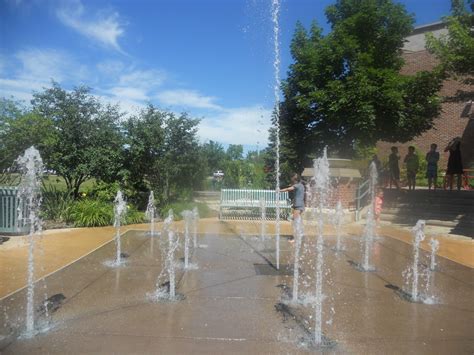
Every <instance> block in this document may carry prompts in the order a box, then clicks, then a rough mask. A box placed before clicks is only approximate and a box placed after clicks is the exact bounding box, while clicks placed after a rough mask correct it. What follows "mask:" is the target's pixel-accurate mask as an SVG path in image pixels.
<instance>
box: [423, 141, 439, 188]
mask: <svg viewBox="0 0 474 355" xmlns="http://www.w3.org/2000/svg"><path fill="white" fill-rule="evenodd" d="M436 148H438V146H437V145H436V144H435V143H433V144H431V146H430V151H429V152H428V153H426V157H425V160H426V162H427V163H428V165H427V167H426V178H427V179H428V190H431V186H433V189H434V190H436V185H437V184H438V161H439V152H437V151H436Z"/></svg>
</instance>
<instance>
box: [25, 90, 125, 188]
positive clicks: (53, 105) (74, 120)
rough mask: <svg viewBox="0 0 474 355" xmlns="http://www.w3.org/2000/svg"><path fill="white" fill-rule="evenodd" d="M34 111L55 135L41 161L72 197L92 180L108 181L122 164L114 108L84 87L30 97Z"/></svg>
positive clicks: (117, 113)
mask: <svg viewBox="0 0 474 355" xmlns="http://www.w3.org/2000/svg"><path fill="white" fill-rule="evenodd" d="M33 97H34V98H33V100H32V102H31V103H32V106H33V111H34V112H36V113H38V114H39V115H41V116H42V117H43V118H45V119H47V120H49V121H50V122H52V125H53V126H54V133H53V134H52V138H51V140H50V141H49V142H48V144H47V145H45V147H44V149H43V151H42V152H41V153H42V156H43V160H44V161H45V163H46V166H47V167H48V168H49V169H52V170H54V171H55V172H56V173H57V174H58V175H59V176H61V177H63V178H64V180H65V181H66V185H67V188H68V191H70V192H71V193H72V194H73V195H74V196H77V195H78V193H79V188H80V186H81V184H82V183H83V182H84V181H86V180H87V179H89V178H91V177H96V178H98V179H102V180H106V181H111V180H113V179H114V178H115V177H116V176H117V173H118V172H119V170H120V168H121V164H122V160H121V147H122V144H123V142H122V139H121V134H120V131H119V127H118V125H117V122H118V120H119V119H120V117H121V113H120V112H119V110H118V107H117V106H111V105H103V104H101V103H100V102H99V101H98V100H97V99H96V98H95V97H94V96H93V95H92V94H91V93H90V89H89V88H87V87H82V86H81V87H77V88H74V89H73V90H72V91H66V90H64V89H63V88H61V87H60V86H59V84H57V83H55V82H53V83H52V87H51V88H48V89H45V90H44V91H43V92H38V93H35V94H34V95H33Z"/></svg>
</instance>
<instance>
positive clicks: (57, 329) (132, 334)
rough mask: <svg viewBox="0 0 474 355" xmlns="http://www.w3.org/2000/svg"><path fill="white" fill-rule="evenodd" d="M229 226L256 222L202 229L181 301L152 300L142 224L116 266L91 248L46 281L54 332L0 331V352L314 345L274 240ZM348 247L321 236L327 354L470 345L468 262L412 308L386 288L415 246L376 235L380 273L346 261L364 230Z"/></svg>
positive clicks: (306, 269) (14, 315)
mask: <svg viewBox="0 0 474 355" xmlns="http://www.w3.org/2000/svg"><path fill="white" fill-rule="evenodd" d="M288 227H289V226H286V227H285V228H288ZM234 228H244V229H245V228H248V229H251V228H254V226H252V224H251V223H247V224H246V225H245V226H244V224H239V223H218V222H216V221H213V222H211V221H210V223H203V224H202V225H201V231H202V232H203V234H201V235H200V236H199V245H200V247H199V248H198V249H196V250H195V251H194V253H193V255H192V262H193V263H195V264H197V265H198V267H199V268H198V269H197V270H189V271H186V272H183V271H182V270H181V271H179V272H178V275H177V276H178V277H177V280H178V288H177V291H178V292H179V293H180V294H182V295H184V297H185V298H184V300H182V301H179V302H161V303H160V302H158V303H157V302H152V301H150V299H149V297H148V294H150V293H151V292H153V290H154V289H155V282H156V277H157V275H158V274H159V272H160V265H161V263H160V261H161V260H160V255H161V254H160V251H159V249H158V243H157V242H156V239H155V238H150V237H149V236H147V235H146V234H145V233H144V232H140V231H135V232H129V233H127V234H126V235H125V236H124V238H123V251H124V252H126V253H128V254H129V255H130V257H129V258H128V259H127V263H126V265H125V266H123V267H120V268H110V267H107V266H106V264H104V261H107V260H113V258H114V255H115V248H114V245H113V243H108V244H106V245H104V246H102V247H101V248H98V249H97V250H95V251H94V252H93V253H90V254H88V255H87V256H86V257H84V258H82V259H80V260H79V261H77V262H75V263H73V264H71V265H69V266H68V267H66V268H63V269H61V270H60V271H59V272H57V273H55V274H53V275H51V276H50V277H48V278H47V291H48V294H57V293H62V294H63V295H64V296H65V297H66V299H65V301H64V304H63V305H62V307H61V308H59V310H57V311H56V312H54V313H53V315H52V324H53V327H52V329H50V330H49V331H48V332H46V333H44V334H39V335H37V336H36V337H35V338H33V339H30V340H25V339H23V340H18V339H14V338H10V339H4V341H3V350H2V349H1V346H2V345H0V350H2V351H3V353H5V354H31V353H52V354H64V353H116V354H126V353H150V354H151V353H153V354H156V353H160V354H188V353H189V354H190V353H193V354H210V353H215V354H225V353H251V354H265V353H268V354H276V353H278V354H280V353H281V354H286V353H292V354H296V353H314V352H318V349H315V348H311V347H308V346H307V343H308V339H309V337H310V335H311V334H312V324H313V319H314V317H312V313H313V309H312V303H311V298H307V297H304V299H305V300H306V301H308V302H309V303H304V302H303V303H302V304H298V305H292V304H286V305H285V304H282V303H281V302H282V300H283V301H284V300H285V299H287V298H288V296H289V295H290V294H291V291H290V290H291V286H292V281H293V280H292V276H291V275H288V276H287V275H278V274H275V273H272V269H271V268H269V267H268V262H270V263H274V257H275V249H274V240H273V238H266V239H264V240H263V241H262V240H260V237H257V236H252V235H250V234H248V235H247V236H245V235H244V236H240V235H239V234H236V233H233V229H234ZM285 231H288V230H285ZM305 240H306V243H308V244H307V248H306V252H305V253H304V254H303V257H304V261H303V262H302V267H301V274H302V275H304V277H305V282H301V289H300V292H301V294H303V295H305V294H308V293H310V292H311V290H312V288H313V287H314V283H313V281H312V278H311V275H312V273H313V271H312V268H311V263H310V261H311V260H314V254H313V252H312V251H313V250H314V245H313V244H312V243H313V242H314V238H311V237H310V236H308V237H307V238H306V239H305ZM344 244H345V246H346V251H345V252H344V253H335V252H333V251H332V250H331V247H332V246H333V245H334V238H326V241H325V253H324V255H325V256H324V258H325V269H326V271H327V273H325V282H324V285H323V292H324V294H325V295H326V298H325V301H324V304H323V310H324V315H323V317H324V323H323V332H324V335H325V336H326V337H327V338H329V339H331V340H332V341H333V342H334V344H335V347H334V348H331V349H326V350H325V352H327V353H355V354H367V353H374V354H375V353H376V354H400V353H417V354H433V353H439V354H443V353H446V354H450V353H456V354H462V353H466V354H469V353H472V352H473V350H474V348H473V341H472V335H473V334H472V329H474V327H473V326H474V324H473V323H474V322H473V319H472V312H473V308H474V307H473V303H472V294H473V284H472V270H471V269H469V268H467V267H464V266H461V265H459V264H456V263H454V262H451V261H449V260H446V259H443V258H440V259H439V270H438V271H437V272H436V273H435V274H434V276H433V277H432V278H431V284H430V285H431V286H430V289H429V292H430V293H432V295H433V296H434V299H435V300H436V301H435V304H415V303H410V302H407V301H405V300H403V299H402V298H400V297H399V296H397V294H396V293H395V292H394V291H393V289H392V288H396V287H402V286H403V280H402V277H401V275H402V271H403V270H404V269H405V268H406V266H407V265H408V264H409V263H410V261H411V253H412V251H411V246H410V245H408V244H407V243H404V242H400V241H398V240H396V239H393V238H390V237H388V238H387V237H380V238H379V239H377V241H376V243H375V246H374V252H373V254H372V256H371V261H372V263H373V264H374V266H375V267H376V271H375V272H370V273H362V272H359V271H357V270H356V269H355V268H353V267H352V266H351V264H350V263H348V261H350V262H357V261H359V260H360V258H361V255H360V248H359V238H358V237H354V236H348V237H346V238H344ZM281 247H282V251H281V256H282V259H281V263H282V264H289V263H290V262H291V260H292V253H293V249H292V248H293V247H292V246H291V245H290V244H289V243H288V242H287V240H286V238H282V242H281ZM45 251H46V250H45ZM179 256H182V251H180V255H179ZM422 256H423V257H426V254H425V253H423V255H422ZM259 265H260V266H263V267H257V266H259ZM258 270H260V272H257V271H258ZM262 270H263V273H262V272H261V271H262ZM265 270H267V271H266V272H265ZM41 285H42V284H41V283H39V284H38V286H41ZM387 285H391V287H392V288H387V287H386V286H387ZM420 286H421V285H420ZM37 289H38V290H41V288H39V287H37ZM37 294H38V295H39V296H41V295H42V293H41V292H37ZM24 299H25V290H22V291H20V292H17V293H16V294H15V296H14V297H9V298H7V299H3V300H2V304H1V306H2V307H3V308H4V310H5V312H4V316H5V315H8V321H6V322H5V320H4V324H5V323H7V325H8V324H10V326H15V323H17V324H21V323H22V322H23V321H24V319H22V317H23V312H24V309H23V308H22V307H23V304H24ZM39 300H40V297H39V299H38V301H39ZM7 330H8V327H6V328H3V329H2V331H1V332H0V334H5V332H6V331H7ZM0 343H1V342H0Z"/></svg>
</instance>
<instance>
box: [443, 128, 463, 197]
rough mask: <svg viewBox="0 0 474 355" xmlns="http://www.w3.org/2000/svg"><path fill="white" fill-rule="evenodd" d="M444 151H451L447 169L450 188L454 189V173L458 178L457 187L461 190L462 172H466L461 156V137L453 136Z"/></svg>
mask: <svg viewBox="0 0 474 355" xmlns="http://www.w3.org/2000/svg"><path fill="white" fill-rule="evenodd" d="M444 151H445V152H448V151H449V159H448V169H447V170H446V176H447V178H448V185H449V189H450V190H452V189H453V178H454V175H456V176H457V178H458V181H457V188H458V191H459V190H461V182H462V181H461V180H462V174H463V173H464V171H463V166H462V157H461V137H456V138H453V139H452V140H451V142H449V143H448V145H447V147H446V148H445V149H444Z"/></svg>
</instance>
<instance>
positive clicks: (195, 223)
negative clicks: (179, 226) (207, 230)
mask: <svg viewBox="0 0 474 355" xmlns="http://www.w3.org/2000/svg"><path fill="white" fill-rule="evenodd" d="M198 223H199V211H198V208H197V207H194V208H193V246H194V249H196V248H197V247H198V243H197V231H198Z"/></svg>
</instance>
